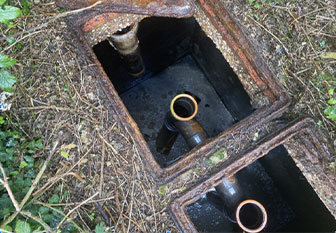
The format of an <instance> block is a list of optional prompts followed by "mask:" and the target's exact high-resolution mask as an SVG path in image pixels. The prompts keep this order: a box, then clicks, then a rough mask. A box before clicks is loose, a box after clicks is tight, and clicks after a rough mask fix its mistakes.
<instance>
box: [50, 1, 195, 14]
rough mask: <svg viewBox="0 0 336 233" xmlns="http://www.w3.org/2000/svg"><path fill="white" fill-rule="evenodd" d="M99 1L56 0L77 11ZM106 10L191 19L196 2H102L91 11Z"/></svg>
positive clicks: (61, 4)
mask: <svg viewBox="0 0 336 233" xmlns="http://www.w3.org/2000/svg"><path fill="white" fill-rule="evenodd" d="M96 2H98V0H77V1H68V0H56V3H57V5H58V6H60V7H64V8H66V9H68V10H76V9H80V8H84V7H88V6H91V5H93V4H94V3H96ZM106 9H109V11H112V12H118V13H133V14H143V15H154V16H167V17H190V16H192V15H193V12H194V0H101V4H98V5H97V6H95V7H94V8H92V9H91V10H95V11H99V12H101V13H102V12H106Z"/></svg>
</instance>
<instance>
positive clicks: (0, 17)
mask: <svg viewBox="0 0 336 233" xmlns="http://www.w3.org/2000/svg"><path fill="white" fill-rule="evenodd" d="M21 13H22V11H21V10H20V8H17V7H15V6H4V7H1V8H0V23H8V20H12V19H16V18H17V17H19V16H20V15H21Z"/></svg>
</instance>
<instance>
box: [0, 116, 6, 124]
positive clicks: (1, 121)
mask: <svg viewBox="0 0 336 233" xmlns="http://www.w3.org/2000/svg"><path fill="white" fill-rule="evenodd" d="M5 122H6V121H5V120H4V118H3V117H2V116H0V125H3V124H5Z"/></svg>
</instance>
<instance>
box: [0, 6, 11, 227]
mask: <svg viewBox="0 0 336 233" xmlns="http://www.w3.org/2000/svg"><path fill="white" fill-rule="evenodd" d="M0 3H1V2H0ZM2 229H4V230H5V231H9V232H11V231H13V228H12V227H11V226H8V225H6V226H4V227H3V228H2Z"/></svg>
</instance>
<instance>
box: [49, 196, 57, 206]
mask: <svg viewBox="0 0 336 233" xmlns="http://www.w3.org/2000/svg"><path fill="white" fill-rule="evenodd" d="M58 202H59V197H58V195H57V194H53V195H52V196H51V197H50V198H49V199H48V203H50V204H55V203H58Z"/></svg>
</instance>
